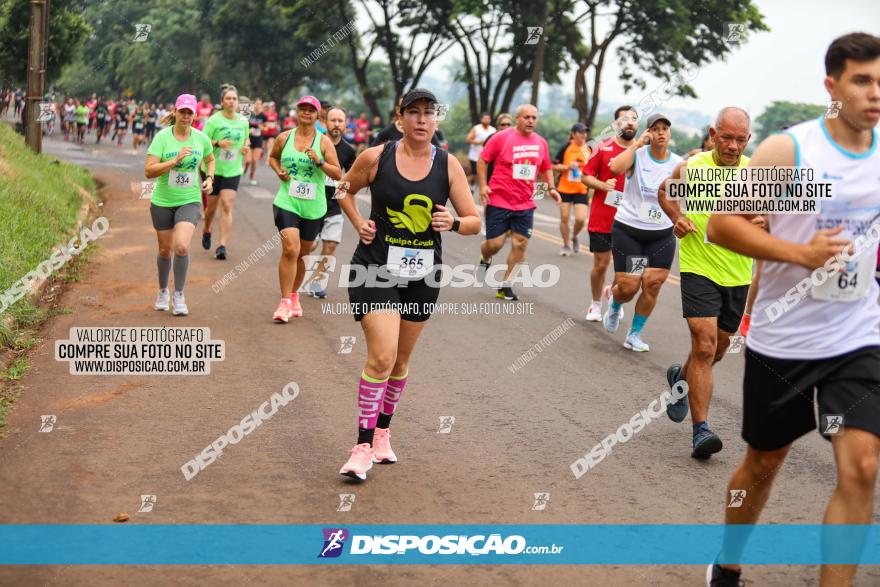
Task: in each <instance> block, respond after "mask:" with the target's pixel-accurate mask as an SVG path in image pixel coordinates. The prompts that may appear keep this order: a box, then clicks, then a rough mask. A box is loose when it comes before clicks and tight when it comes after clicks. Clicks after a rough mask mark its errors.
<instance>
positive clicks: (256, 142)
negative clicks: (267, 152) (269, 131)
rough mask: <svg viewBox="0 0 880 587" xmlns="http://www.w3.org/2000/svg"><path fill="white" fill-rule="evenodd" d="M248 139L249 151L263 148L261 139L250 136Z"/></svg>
mask: <svg viewBox="0 0 880 587" xmlns="http://www.w3.org/2000/svg"><path fill="white" fill-rule="evenodd" d="M250 139H251V149H262V148H263V137H255V136H254V135H251V136H250Z"/></svg>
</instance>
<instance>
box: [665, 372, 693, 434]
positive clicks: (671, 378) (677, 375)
mask: <svg viewBox="0 0 880 587" xmlns="http://www.w3.org/2000/svg"><path fill="white" fill-rule="evenodd" d="M681 380H682V376H681V365H680V364H678V363H674V364H672V365H670V366H669V369H667V370H666V382H667V383H669V389H670V390H672V387H673V386H674V385H675V384H676V383H678V382H679V381H681ZM666 415H667V416H669V419H670V420H672V421H673V422H676V423H678V422H681V421H682V420H684V419H685V417H687V415H688V396H687V395H685V396H684V397H683V398H681V399H680V400H678V401H677V402H674V403H671V404H669V405H668V406H666Z"/></svg>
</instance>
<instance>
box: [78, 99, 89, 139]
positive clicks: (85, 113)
mask: <svg viewBox="0 0 880 587" xmlns="http://www.w3.org/2000/svg"><path fill="white" fill-rule="evenodd" d="M88 124H89V107H88V106H86V103H85V102H80V103H79V104H78V105H77V107H76V142H78V143H80V144H82V143H84V142H85V140H86V127H87V126H88Z"/></svg>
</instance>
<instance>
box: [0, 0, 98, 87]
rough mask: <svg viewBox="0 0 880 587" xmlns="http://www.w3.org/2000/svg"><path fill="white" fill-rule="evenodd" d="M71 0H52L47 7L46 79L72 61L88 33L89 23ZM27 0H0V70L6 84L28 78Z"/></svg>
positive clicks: (28, 4) (53, 75) (28, 11)
mask: <svg viewBox="0 0 880 587" xmlns="http://www.w3.org/2000/svg"><path fill="white" fill-rule="evenodd" d="M75 4H76V3H75V2H73V1H72V0H54V1H53V2H52V5H51V8H50V10H49V51H48V55H47V57H46V62H47V64H46V67H47V70H46V79H47V80H48V79H52V78H53V77H55V76H57V75H58V74H59V73H60V71H61V68H62V67H64V66H65V65H67V64H68V63H70V62H71V61H73V59H74V58H75V56H76V54H77V52H78V51H79V48H80V47H81V46H82V44H83V43H84V42H85V40H86V38H87V37H88V35H89V32H90V31H89V25H88V24H87V23H86V20H85V18H83V16H82V14H81V11H80V10H79V8H78V7H77V6H75ZM30 12H31V3H30V1H29V0H0V73H2V75H3V78H4V80H8V83H23V82H24V81H25V80H26V79H27V57H26V56H27V54H28V33H29V31H28V28H29V23H30Z"/></svg>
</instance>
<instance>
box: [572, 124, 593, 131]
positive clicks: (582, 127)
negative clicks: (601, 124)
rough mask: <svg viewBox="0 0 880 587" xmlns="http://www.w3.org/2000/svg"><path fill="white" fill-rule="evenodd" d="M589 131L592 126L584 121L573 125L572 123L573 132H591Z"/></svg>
mask: <svg viewBox="0 0 880 587" xmlns="http://www.w3.org/2000/svg"><path fill="white" fill-rule="evenodd" d="M589 131H590V128H589V127H588V126H587V125H586V124H584V123H582V122H575V123H574V124H573V125H571V132H589Z"/></svg>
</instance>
